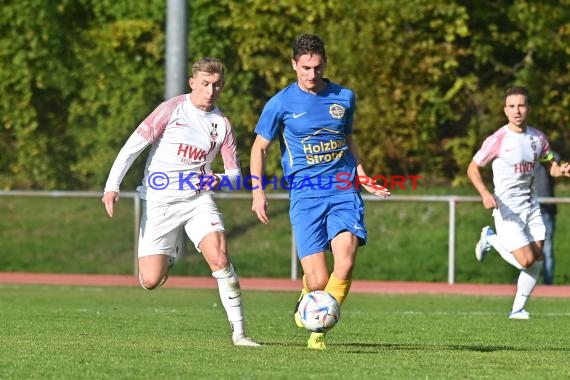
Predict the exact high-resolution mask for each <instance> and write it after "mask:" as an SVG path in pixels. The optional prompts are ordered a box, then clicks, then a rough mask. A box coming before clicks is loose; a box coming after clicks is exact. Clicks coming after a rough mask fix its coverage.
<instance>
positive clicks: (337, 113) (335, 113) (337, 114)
mask: <svg viewBox="0 0 570 380" xmlns="http://www.w3.org/2000/svg"><path fill="white" fill-rule="evenodd" d="M344 111H345V108H344V107H343V106H341V105H340V104H336V103H335V104H333V105H331V106H330V107H329V114H330V115H331V116H332V117H334V118H335V119H342V118H343V116H344Z"/></svg>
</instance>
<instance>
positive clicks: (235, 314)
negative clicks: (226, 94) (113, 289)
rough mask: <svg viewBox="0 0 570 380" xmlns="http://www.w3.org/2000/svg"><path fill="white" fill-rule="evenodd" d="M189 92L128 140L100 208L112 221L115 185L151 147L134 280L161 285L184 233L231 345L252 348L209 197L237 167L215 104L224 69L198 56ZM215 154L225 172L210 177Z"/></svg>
mask: <svg viewBox="0 0 570 380" xmlns="http://www.w3.org/2000/svg"><path fill="white" fill-rule="evenodd" d="M189 85H190V88H191V92H190V93H189V94H183V95H179V96H176V97H173V98H171V99H169V100H166V101H165V102H163V103H161V104H160V105H159V106H158V107H157V108H156V109H155V110H154V111H153V112H152V113H150V115H148V116H147V117H146V118H145V119H144V120H143V122H142V123H141V124H140V125H139V126H138V128H137V129H136V130H135V131H134V132H133V134H132V135H131V136H130V137H129V139H128V140H127V142H126V143H125V145H124V146H123V148H122V149H121V151H120V152H119V154H118V156H117V158H116V159H115V162H114V164H113V167H112V168H111V171H110V173H109V177H108V179H107V183H106V185H105V191H104V195H103V198H102V201H103V203H104V205H105V209H106V210H107V214H108V215H109V216H110V217H112V216H113V209H114V204H115V202H116V201H117V200H118V199H119V186H120V183H121V181H122V180H123V177H124V176H125V174H126V172H127V171H128V169H129V168H130V166H131V165H132V163H133V161H134V160H135V159H136V158H137V157H138V156H139V155H140V154H141V153H142V151H143V150H144V149H145V148H146V147H147V146H149V145H151V150H150V154H149V156H148V159H147V162H146V167H145V173H144V179H143V182H142V184H141V185H140V186H139V187H138V188H137V190H138V192H139V194H140V197H141V199H143V211H142V218H141V225H140V233H139V247H138V273H139V280H140V283H141V286H142V287H143V288H145V289H148V290H151V289H154V288H156V287H159V286H161V285H162V284H163V283H164V282H165V281H166V279H167V278H168V270H169V268H170V266H171V265H172V264H173V262H174V258H175V257H176V253H177V244H176V243H177V240H178V236H179V234H180V233H183V231H184V230H185V231H186V233H187V235H188V237H189V238H190V240H191V241H192V242H193V243H194V245H195V246H196V249H197V250H198V251H199V252H201V253H202V255H203V256H204V259H205V260H206V262H207V263H208V265H209V266H210V269H211V271H212V276H213V277H214V278H215V279H216V280H217V283H218V289H219V294H220V298H221V301H222V305H223V306H224V309H225V311H226V314H227V317H228V320H229V322H230V326H231V328H232V331H233V332H232V339H233V343H234V345H236V346H259V344H257V343H255V342H254V341H252V340H251V339H250V338H249V337H248V336H247V335H246V333H245V329H244V315H243V309H242V297H241V290H240V285H239V279H238V276H237V275H236V272H235V270H234V268H233V266H232V264H231V262H230V259H229V256H228V253H227V244H226V238H225V233H224V224H223V219H222V215H221V214H220V212H219V211H218V208H217V206H216V203H215V202H214V199H213V192H212V190H213V189H215V188H216V187H217V186H219V185H220V184H221V183H226V186H229V184H230V183H231V184H233V185H235V184H236V181H237V180H238V178H239V176H240V173H241V171H240V165H239V160H238V153H237V148H236V139H235V136H234V132H233V129H232V126H231V124H230V122H229V120H228V119H227V118H226V116H225V115H224V114H223V113H222V111H221V110H220V109H219V108H218V107H217V106H216V105H215V102H216V100H217V99H218V96H219V95H220V92H221V91H222V88H223V85H224V68H223V64H222V62H221V61H220V60H219V59H217V58H212V57H205V58H202V59H200V60H198V61H197V62H195V63H194V64H193V66H192V77H191V78H190V79H189ZM218 153H220V155H221V156H222V159H223V162H224V173H223V174H214V173H213V172H212V168H211V165H212V162H213V161H214V159H215V158H216V156H217V155H218Z"/></svg>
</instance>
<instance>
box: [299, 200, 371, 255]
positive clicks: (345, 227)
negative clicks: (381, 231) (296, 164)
mask: <svg viewBox="0 0 570 380" xmlns="http://www.w3.org/2000/svg"><path fill="white" fill-rule="evenodd" d="M289 217H290V219H291V225H292V226H293V232H294V234H295V245H296V246H297V256H298V257H299V259H302V258H303V257H305V256H309V255H312V254H314V253H318V252H323V251H326V250H328V249H330V246H331V240H332V239H333V238H334V237H335V236H336V235H338V234H339V233H341V232H343V231H348V232H350V233H352V234H353V235H355V236H357V237H358V238H359V239H358V240H359V245H365V244H366V226H365V225H364V202H363V201H362V197H361V196H360V193H356V192H341V193H340V194H337V195H332V196H327V197H326V198H302V199H296V200H292V201H291V208H290V209H289Z"/></svg>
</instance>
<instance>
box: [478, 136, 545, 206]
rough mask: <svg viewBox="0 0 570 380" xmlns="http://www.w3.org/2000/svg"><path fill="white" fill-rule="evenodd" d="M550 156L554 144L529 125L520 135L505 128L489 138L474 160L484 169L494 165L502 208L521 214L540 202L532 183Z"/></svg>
mask: <svg viewBox="0 0 570 380" xmlns="http://www.w3.org/2000/svg"><path fill="white" fill-rule="evenodd" d="M549 153H550V144H549V143H548V140H547V139H546V136H545V135H544V133H542V132H541V131H539V130H537V129H535V128H533V127H530V126H527V128H526V130H525V131H524V132H522V133H517V132H513V131H511V130H510V129H509V128H508V127H507V126H506V125H505V126H503V127H502V128H500V129H499V130H497V131H496V132H495V133H493V134H492V135H491V136H489V137H487V139H485V141H484V142H483V145H482V146H481V149H479V151H478V152H477V153H476V154H475V156H474V157H473V161H475V163H476V164H477V165H478V166H480V167H483V166H486V165H487V164H488V163H489V162H492V165H491V167H492V169H493V184H494V186H495V191H494V192H495V198H496V199H497V203H498V207H499V208H503V207H507V208H509V209H510V210H511V211H512V212H515V213H518V212H520V211H522V210H524V209H527V208H529V206H531V205H533V204H534V203H536V202H537V199H536V197H535V195H534V191H533V183H532V182H533V178H534V170H535V169H534V168H535V165H538V164H539V161H540V160H541V159H544V158H546V157H548V155H549Z"/></svg>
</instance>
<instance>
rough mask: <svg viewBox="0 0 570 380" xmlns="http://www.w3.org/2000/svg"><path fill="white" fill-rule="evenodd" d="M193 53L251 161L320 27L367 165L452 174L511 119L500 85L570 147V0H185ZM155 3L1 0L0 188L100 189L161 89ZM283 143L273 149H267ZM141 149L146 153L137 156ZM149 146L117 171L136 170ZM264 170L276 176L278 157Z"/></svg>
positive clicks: (160, 25) (127, 185)
mask: <svg viewBox="0 0 570 380" xmlns="http://www.w3.org/2000/svg"><path fill="white" fill-rule="evenodd" d="M188 6H189V20H188V25H189V38H188V51H189V57H188V60H189V63H191V62H193V61H194V60H195V59H197V58H199V57H201V56H206V55H208V56H218V57H220V58H221V59H223V61H224V62H225V64H226V66H227V70H228V71H227V78H226V79H227V82H226V89H225V91H224V93H223V94H222V97H221V99H220V101H219V105H220V106H221V108H222V109H223V110H224V112H225V113H226V114H227V115H228V116H229V117H230V119H231V120H232V122H233V125H234V127H235V128H236V130H237V134H238V137H239V141H240V145H241V146H240V149H241V159H242V164H243V169H244V172H247V170H248V166H247V165H248V158H249V157H248V156H249V148H250V146H251V142H252V140H253V137H254V136H253V129H254V127H255V124H256V122H257V118H258V116H259V113H260V112H261V109H262V107H263V104H264V103H265V102H266V101H267V99H268V98H269V97H270V96H271V95H273V94H274V93H275V92H276V91H278V90H279V89H280V88H282V87H283V86H285V85H287V84H289V83H291V82H293V81H294V80H295V73H294V72H293V71H292V69H291V65H290V57H291V43H292V41H293V39H294V38H295V36H297V35H298V34H301V33H305V32H308V33H317V34H319V35H321V36H322V37H323V38H324V39H325V41H326V43H327V54H328V62H329V65H328V69H327V77H329V78H330V79H331V80H333V81H334V82H337V83H339V84H342V85H345V86H348V87H351V88H352V89H354V90H355V92H356V95H357V113H356V118H355V127H356V131H355V138H356V140H357V141H358V143H359V146H360V149H361V156H362V158H363V161H364V163H365V167H366V168H367V171H368V172H369V173H374V174H384V175H391V174H400V175H407V174H421V175H423V181H424V184H426V182H427V184H445V185H457V184H461V183H462V182H464V181H465V180H466V177H465V169H466V167H467V164H468V162H469V161H470V160H471V157H472V155H473V153H474V151H475V150H476V149H477V148H478V147H479V145H480V144H481V142H482V140H483V138H484V137H485V136H486V135H487V134H489V133H490V132H492V131H493V130H495V129H497V128H498V127H500V126H501V125H503V124H504V123H505V118H504V115H503V110H502V106H503V97H504V91H505V89H506V88H508V87H510V86H512V85H525V86H527V87H528V88H529V89H530V91H531V105H532V106H533V112H532V114H531V120H530V121H531V124H532V125H534V126H537V127H539V128H540V129H542V130H543V131H545V132H546V133H547V134H548V135H549V137H550V141H551V142H552V143H553V145H554V146H555V148H556V149H558V150H559V151H560V152H561V153H562V155H563V157H568V156H569V155H570V149H569V148H568V146H567V145H565V142H566V141H568V138H569V137H570V136H569V134H570V129H569V128H567V126H568V124H569V119H570V113H569V112H568V108H569V106H570V92H569V91H568V90H569V88H570V44H568V41H570V0H559V1H556V0H529V1H524V0H520V1H494V0H478V1H469V0H464V1H458V0H456V1H448V0H404V1H402V0H398V1H397V0H376V1H375V0H372V1H360V2H351V1H345V0H314V1H311V2H307V1H301V0H274V1H271V2H268V1H267V0H243V1H237V0H233V1H232V0H218V1H215V2H212V1H209V0H189V1H188ZM165 16H166V1H165V0H147V1H144V2H142V1H137V0H119V1H116V0H112V1H111V0H46V1H37V0H18V1H16V0H4V1H3V5H2V12H0V31H1V33H0V89H1V93H2V97H1V99H0V117H1V123H2V124H1V127H0V188H1V189H93V190H101V189H102V188H103V185H104V182H105V179H106V177H107V174H108V171H109V169H110V167H111V165H112V163H113V160H114V158H115V156H116V154H117V153H118V151H119V149H120V147H121V146H122V144H123V143H124V141H125V140H126V139H127V137H128V136H129V135H130V134H131V133H132V131H134V129H135V128H136V127H137V125H138V124H139V123H140V122H141V121H142V119H143V118H144V117H145V116H146V115H147V114H148V113H149V112H151V111H152V110H153V109H154V107H156V106H157V105H158V104H159V103H160V102H161V101H162V100H163V96H164V81H165V73H164V70H165ZM277 151H278V149H277V146H275V147H274V149H272V154H274V155H277ZM143 156H144V157H143ZM145 158H146V155H144V154H143V155H142V156H141V159H139V160H138V161H137V162H136V164H135V168H133V169H132V170H131V171H130V173H129V174H128V176H127V178H126V179H125V181H124V182H123V189H125V190H132V189H134V187H135V186H136V185H137V183H138V182H139V181H140V177H141V174H142V167H143V165H144V160H145ZM269 165H270V166H269V167H268V172H269V173H271V174H279V173H280V172H281V171H280V169H279V167H278V160H277V159H276V158H275V159H272V160H269Z"/></svg>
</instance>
